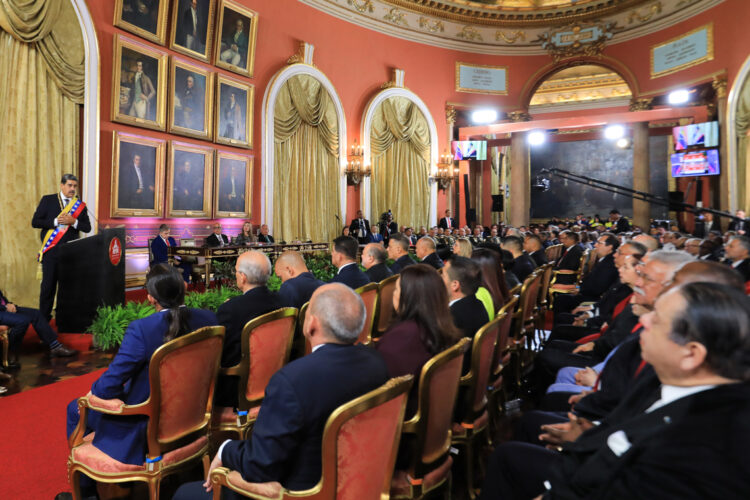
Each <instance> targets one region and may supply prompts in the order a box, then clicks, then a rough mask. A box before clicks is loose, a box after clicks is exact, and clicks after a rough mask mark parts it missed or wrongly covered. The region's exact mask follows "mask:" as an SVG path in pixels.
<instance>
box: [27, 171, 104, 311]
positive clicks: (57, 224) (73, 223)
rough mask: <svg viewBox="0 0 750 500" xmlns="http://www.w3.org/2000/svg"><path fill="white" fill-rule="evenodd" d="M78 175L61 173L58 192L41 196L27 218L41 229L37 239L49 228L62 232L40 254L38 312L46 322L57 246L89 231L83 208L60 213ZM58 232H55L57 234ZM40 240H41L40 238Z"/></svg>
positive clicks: (73, 193) (52, 298)
mask: <svg viewBox="0 0 750 500" xmlns="http://www.w3.org/2000/svg"><path fill="white" fill-rule="evenodd" d="M77 189H78V177H76V176H75V175H73V174H65V175H63V176H62V179H61V180H60V192H59V193H57V194H48V195H45V196H43V197H42V199H41V200H40V201H39V205H38V206H37V207H36V211H35V212H34V216H33V217H32V218H31V227H34V228H36V229H41V231H40V236H39V237H40V240H44V237H45V236H46V234H47V232H48V231H49V230H51V229H56V228H57V229H59V230H60V231H65V233H64V234H63V236H62V238H61V239H60V240H59V242H58V243H57V244H56V245H55V246H53V247H52V248H51V249H49V250H47V251H46V252H44V255H43V256H42V284H41V287H40V289H39V312H41V313H42V316H44V319H46V320H47V322H49V321H50V320H51V319H52V304H53V303H54V301H55V293H56V291H57V265H58V256H57V255H58V249H59V247H60V246H61V245H64V244H65V243H67V242H69V241H73V240H77V239H78V237H79V235H80V233H88V232H89V231H91V222H90V221H89V213H88V209H87V208H86V207H84V208H83V210H82V211H81V212H80V214H78V215H77V216H76V217H74V216H73V215H71V214H69V213H65V214H62V213H61V212H62V211H63V209H64V208H65V207H67V205H68V203H69V202H70V201H71V200H73V199H75V198H76V190H77ZM58 234H59V233H58ZM42 242H43V241H42Z"/></svg>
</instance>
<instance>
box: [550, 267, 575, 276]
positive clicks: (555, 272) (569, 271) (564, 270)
mask: <svg viewBox="0 0 750 500" xmlns="http://www.w3.org/2000/svg"><path fill="white" fill-rule="evenodd" d="M552 274H553V275H555V276H557V275H558V274H578V271H571V270H570V269H558V270H556V271H552Z"/></svg>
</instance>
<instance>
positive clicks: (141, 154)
mask: <svg viewBox="0 0 750 500" xmlns="http://www.w3.org/2000/svg"><path fill="white" fill-rule="evenodd" d="M156 156H157V151H156V148H155V147H150V146H145V145H142V144H134V143H129V142H121V143H120V157H119V171H118V176H117V200H118V208H121V209H136V210H138V209H144V210H153V209H155V208H156V205H155V204H156V202H155V198H156V184H157V182H156Z"/></svg>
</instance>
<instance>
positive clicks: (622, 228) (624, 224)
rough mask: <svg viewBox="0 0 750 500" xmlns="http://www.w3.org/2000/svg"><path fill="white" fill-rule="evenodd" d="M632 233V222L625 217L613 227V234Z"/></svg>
mask: <svg viewBox="0 0 750 500" xmlns="http://www.w3.org/2000/svg"><path fill="white" fill-rule="evenodd" d="M628 231H630V222H628V219H626V218H625V217H620V218H619V219H618V220H617V223H616V224H615V225H613V226H612V232H613V233H626V232H628Z"/></svg>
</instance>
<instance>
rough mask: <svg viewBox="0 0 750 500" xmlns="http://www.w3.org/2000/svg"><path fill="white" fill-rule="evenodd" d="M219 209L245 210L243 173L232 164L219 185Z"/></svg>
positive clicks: (226, 210)
mask: <svg viewBox="0 0 750 500" xmlns="http://www.w3.org/2000/svg"><path fill="white" fill-rule="evenodd" d="M219 210H221V211H222V212H244V211H245V174H244V172H242V171H241V170H240V168H238V167H237V165H232V167H231V169H230V170H229V175H225V176H224V177H223V179H222V180H221V184H220V185H219Z"/></svg>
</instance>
